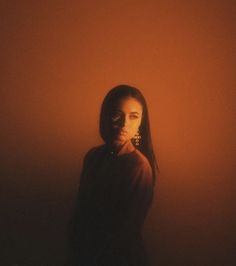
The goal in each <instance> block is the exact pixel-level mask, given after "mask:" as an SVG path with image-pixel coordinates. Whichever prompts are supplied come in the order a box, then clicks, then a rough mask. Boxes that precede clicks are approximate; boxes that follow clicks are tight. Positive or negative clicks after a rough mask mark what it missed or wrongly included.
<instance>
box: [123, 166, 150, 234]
mask: <svg viewBox="0 0 236 266" xmlns="http://www.w3.org/2000/svg"><path fill="white" fill-rule="evenodd" d="M128 181H129V182H128V186H127V190H126V195H125V197H124V200H125V202H124V213H123V215H124V217H120V218H121V219H122V220H123V226H124V229H126V230H128V231H130V232H134V231H136V232H137V231H140V230H141V228H142V225H143V223H144V220H145V217H146V215H147V212H148V209H149V207H150V205H151V201H152V197H153V175H152V169H151V166H150V165H149V163H146V162H145V163H144V162H143V163H142V164H139V165H137V166H135V167H134V169H133V170H132V173H131V176H130V178H129V179H128Z"/></svg>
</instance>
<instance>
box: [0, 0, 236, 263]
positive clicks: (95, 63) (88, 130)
mask: <svg viewBox="0 0 236 266" xmlns="http://www.w3.org/2000/svg"><path fill="white" fill-rule="evenodd" d="M48 2H49V1H2V2H1V8H0V10H1V11H0V12H1V21H2V23H1V30H2V34H1V36H2V37H1V44H0V45H1V52H2V56H1V73H2V77H1V80H2V81H1V83H2V85H1V89H0V93H1V94H0V99H1V106H0V109H1V115H0V117H1V132H0V134H1V138H0V139H1V142H2V143H1V152H2V156H1V165H2V166H1V169H2V170H1V172H2V175H1V177H2V178H1V188H2V192H1V198H2V200H1V213H2V215H1V221H0V223H1V229H2V233H1V242H2V243H1V246H3V247H4V249H3V251H4V256H2V257H1V260H3V262H2V263H0V264H1V265H4V266H5V265H6V266H7V265H14V264H19V265H33V266H38V265H44V264H43V262H44V263H45V262H46V264H47V265H50V266H54V265H55V266H60V265H63V263H62V261H63V259H64V256H65V255H64V254H65V245H66V244H65V243H66V242H65V239H66V225H67V222H68V219H69V217H70V212H71V209H72V208H73V204H74V199H75V195H76V189H77V186H78V182H79V172H80V167H81V162H82V156H83V155H84V153H85V152H86V151H87V150H88V149H89V148H90V147H91V146H93V145H97V144H99V143H101V140H100V137H99V135H98V113H99V108H100V104H101V101H102V99H103V97H104V95H105V94H106V92H107V91H108V90H109V89H110V88H111V87H113V86H114V85H117V84H120V83H128V84H131V85H134V86H137V87H138V88H140V89H141V90H142V91H143V93H144V95H145V96H146V99H147V101H148V104H149V109H150V115H151V123H152V135H153V142H154V145H155V151H156V154H157V158H158V161H159V167H160V171H161V174H160V176H159V180H158V183H157V186H156V193H155V199H154V203H153V206H152V209H151V211H150V213H149V216H148V219H147V221H146V224H145V228H144V238H145V242H146V245H147V249H148V252H149V254H150V257H151V260H152V261H153V265H154V266H156V265H158V266H164V265H165V266H166V265H168V266H169V265H170V266H175V265H194V266H202V265H207V266H210V265H212V266H216V265H233V262H232V260H233V257H232V255H233V241H234V236H235V235H234V234H235V230H234V228H235V213H234V212H233V183H234V180H233V178H234V177H235V174H236V167H235V153H236V145H235V144H236V141H235V133H236V132H235V131H236V130H235V129H236V126H235V112H236V110H235V100H236V99H235V98H236V94H235V85H236V84H235V83H236V82H235V81H236V78H235V72H234V71H235V33H236V32H235V9H236V8H235V1H231V0H225V1H216V0H215V1H213V0H212V1H211V0H210V1H203V0H200V1H131V0H130V1H112V2H111V1H105V0H103V1H97V2H96V1H85V0H84V1H69V2H66V1H64V2H63V1H54V3H48ZM52 2H53V1H52ZM98 2H99V3H98Z"/></svg>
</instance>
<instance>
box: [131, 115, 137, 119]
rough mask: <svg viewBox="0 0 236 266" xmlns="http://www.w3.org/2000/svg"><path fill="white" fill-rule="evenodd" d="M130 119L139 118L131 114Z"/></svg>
mask: <svg viewBox="0 0 236 266" xmlns="http://www.w3.org/2000/svg"><path fill="white" fill-rule="evenodd" d="M130 119H138V116H137V115H130Z"/></svg>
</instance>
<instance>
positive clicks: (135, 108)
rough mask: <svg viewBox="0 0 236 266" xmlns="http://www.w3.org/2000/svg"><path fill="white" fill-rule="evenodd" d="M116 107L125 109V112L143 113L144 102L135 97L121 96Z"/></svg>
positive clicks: (121, 109)
mask: <svg viewBox="0 0 236 266" xmlns="http://www.w3.org/2000/svg"><path fill="white" fill-rule="evenodd" d="M115 109H116V110H120V111H124V112H138V113H142V111H143V107H142V104H141V103H140V102H139V101H138V100H136V99H135V98H134V97H125V98H121V99H120V100H119V101H118V102H117V104H116V106H115Z"/></svg>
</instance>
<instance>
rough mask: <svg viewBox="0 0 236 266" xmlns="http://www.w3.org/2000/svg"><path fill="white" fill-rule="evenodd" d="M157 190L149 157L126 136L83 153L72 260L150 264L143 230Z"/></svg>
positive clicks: (85, 264)
mask: <svg viewBox="0 0 236 266" xmlns="http://www.w3.org/2000/svg"><path fill="white" fill-rule="evenodd" d="M152 196H153V176H152V169H151V166H150V164H149V162H148V160H147V158H146V157H145V156H144V155H143V154H142V153H141V152H140V151H139V150H137V149H135V148H134V146H133V144H132V143H131V141H128V142H126V143H125V144H124V145H123V146H122V148H121V150H120V151H119V153H117V154H116V153H115V152H114V151H111V150H110V148H109V147H108V146H107V145H105V144H104V145H101V146H98V147H95V148H93V149H91V150H90V151H89V152H88V153H87V154H86V156H85V158H84V163H83V169H82V173H81V178H80V187H79V193H78V201H77V206H76V214H75V217H74V221H73V230H72V235H71V236H72V238H71V251H72V252H71V254H72V260H73V263H72V265H78V266H95V265H96V266H147V265H149V263H148V260H147V256H146V252H145V248H144V245H143V239H142V235H141V231H142V225H143V223H144V220H145V217H146V215H147V211H148V209H149V207H150V204H151V201H152Z"/></svg>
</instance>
